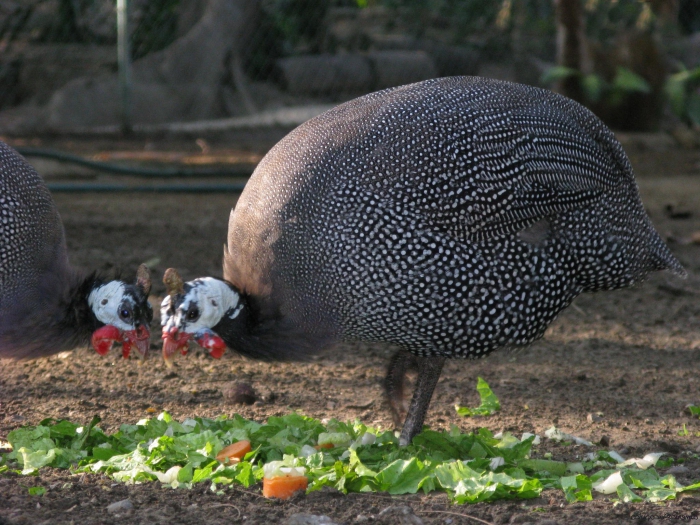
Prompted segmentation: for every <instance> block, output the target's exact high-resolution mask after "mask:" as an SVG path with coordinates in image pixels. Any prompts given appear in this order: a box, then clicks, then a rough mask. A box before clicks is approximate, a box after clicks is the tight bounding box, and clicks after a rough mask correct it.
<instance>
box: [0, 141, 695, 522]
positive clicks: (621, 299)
mask: <svg viewBox="0 0 700 525" xmlns="http://www.w3.org/2000/svg"><path fill="white" fill-rule="evenodd" d="M275 138H276V137H275ZM10 142H12V141H10ZM58 145H59V146H62V147H67V148H68V149H73V150H75V151H79V152H88V151H95V150H96V149H100V148H102V147H110V148H112V149H119V148H124V149H129V148H131V149H134V148H136V149H143V148H144V146H145V144H144V143H143V142H138V141H132V142H128V143H121V144H117V145H115V144H109V145H105V144H96V143H90V144H86V143H80V142H72V143H69V144H67V143H65V142H64V143H61V144H58ZM210 146H211V147H212V149H213V150H214V151H224V150H225V149H226V148H228V147H229V146H228V145H227V143H226V142H225V141H220V142H217V141H216V140H212V141H211V142H210ZM268 146H269V144H267V143H265V141H264V140H257V141H256V140H253V141H251V142H249V143H246V144H244V149H246V148H247V149H248V150H249V151H258V152H264V148H266V147H268ZM148 147H149V148H155V149H163V150H170V151H173V150H188V149H191V150H193V151H194V150H196V149H197V147H196V146H195V145H194V141H191V142H178V143H173V142H169V141H165V140H163V141H160V142H156V143H150V145H148ZM628 150H629V153H630V156H631V159H632V163H633V165H634V166H635V169H636V172H637V175H638V180H639V185H640V189H641V192H642V197H643V200H644V202H645V205H646V207H647V209H648V211H649V213H650V215H651V217H652V220H653V221H654V223H655V224H656V226H657V228H658V230H659V231H660V232H661V233H662V235H663V236H664V237H665V238H666V239H667V240H668V241H669V244H670V245H671V247H672V249H673V250H674V252H675V253H676V254H677V255H678V257H679V258H680V260H681V262H682V263H683V264H684V265H685V267H686V268H687V269H688V271H689V273H690V278H689V279H688V280H686V281H682V280H679V279H676V278H673V277H670V276H667V275H664V274H657V275H654V276H653V277H652V278H650V279H649V281H648V282H646V283H645V284H643V285H640V286H638V287H635V288H632V289H627V290H622V291H618V292H609V293H600V294H595V295H584V296H581V297H580V298H578V299H577V300H576V301H575V303H574V305H573V306H572V307H570V308H568V309H567V310H566V311H565V312H564V313H563V314H562V315H561V316H560V318H559V319H558V320H557V321H556V322H555V323H554V324H553V325H552V326H551V327H550V329H549V330H548V332H547V334H546V336H545V338H544V339H543V340H541V341H539V342H537V343H535V344H533V345H532V346H531V347H529V348H527V349H524V350H521V351H519V352H517V353H514V352H496V353H494V354H492V355H491V356H489V357H488V358H486V359H483V360H479V361H462V360H455V361H452V362H449V363H448V364H447V365H446V367H445V370H444V372H443V374H442V379H441V381H440V383H439V384H438V387H437V389H436V392H435V396H434V398H433V401H432V405H431V410H430V412H429V414H428V418H427V424H429V425H430V426H431V427H432V428H437V429H447V428H449V427H450V426H451V425H457V426H458V427H460V428H461V429H463V430H465V431H470V430H473V429H475V428H477V427H478V426H485V427H487V428H489V429H491V430H492V431H494V432H498V431H510V432H513V433H514V434H516V435H519V434H520V433H522V432H536V433H538V434H543V432H544V431H545V430H546V429H547V428H549V427H551V426H552V425H556V426H557V427H559V428H561V429H562V430H564V431H566V432H569V433H572V434H575V435H578V436H581V437H584V438H586V439H588V440H590V441H592V442H594V443H599V442H601V440H602V441H603V443H605V442H606V440H607V442H609V446H608V447H607V448H609V449H614V450H617V451H618V452H622V453H623V455H625V456H626V457H635V456H636V457H639V456H641V455H644V454H645V453H648V452H652V451H663V452H667V453H668V455H669V456H671V457H673V458H676V459H683V460H685V462H684V463H683V466H684V467H685V468H686V469H687V470H685V471H683V472H680V473H677V474H676V477H677V478H678V480H679V481H680V482H681V483H689V482H691V481H697V480H700V459H699V455H698V453H700V437H698V436H699V435H700V420H698V419H697V418H694V417H692V416H691V415H690V414H689V413H687V412H686V411H685V410H684V408H685V407H686V405H688V404H695V405H700V378H699V374H698V372H699V371H700V360H699V359H698V357H700V315H699V314H700V301H699V298H700V279H698V277H697V276H698V273H699V272H700V245H698V244H695V243H692V242H690V238H691V236H692V234H693V233H694V232H698V231H700V153H699V152H697V151H686V150H676V149H667V148H664V149H663V150H662V151H653V150H649V149H647V148H642V147H640V146H638V145H635V144H632V145H631V146H630V147H629V148H628ZM236 198H237V196H236V195H235V194H200V195H191V194H185V195H182V194H180V195H177V194H175V195H174V194H157V195H156V194H97V193H88V194H57V195H55V199H56V203H57V205H58V208H59V210H60V212H61V215H62V217H63V221H64V224H65V228H66V234H67V238H68V245H69V251H70V256H71V260H72V262H73V263H74V264H75V265H78V266H83V267H87V268H112V267H118V268H122V269H124V272H125V273H126V274H132V275H133V273H134V271H135V269H136V267H137V265H138V264H139V263H141V262H144V261H149V262H150V264H151V266H152V269H153V275H154V281H155V285H154V288H153V292H152V293H153V296H152V300H153V304H154V305H157V304H159V303H160V300H161V298H162V295H163V293H164V287H163V285H162V283H161V282H160V279H161V277H162V274H163V271H164V270H165V269H166V268H168V267H171V266H173V267H176V268H178V269H179V270H180V272H181V273H182V275H183V277H185V278H193V277H197V276H201V275H213V276H220V275H221V251H222V245H223V243H224V241H225V238H226V228H227V221H228V214H229V211H230V209H231V207H232V206H234V205H235V202H236ZM669 206H670V208H669ZM156 311H157V308H156ZM156 317H157V316H156ZM152 328H153V334H154V338H153V339H154V342H153V344H152V357H151V359H149V360H148V361H147V362H146V363H145V364H143V365H140V363H139V362H138V361H137V360H135V359H129V360H123V359H121V358H119V352H118V351H116V350H115V351H114V352H113V354H112V355H110V356H108V357H107V358H102V357H100V356H98V355H97V354H96V353H95V352H94V351H93V350H90V349H79V350H76V351H73V352H70V353H64V354H60V355H58V356H53V357H49V358H44V359H37V360H34V361H24V362H15V361H9V360H2V361H0V439H2V438H4V437H6V436H7V433H8V432H9V431H11V430H12V429H14V428H17V427H19V426H22V425H28V424H36V423H38V422H39V421H41V420H42V419H44V418H48V417H53V418H68V419H70V420H72V421H78V422H88V421H89V420H90V419H91V418H92V416H93V415H95V414H98V415H99V416H100V417H101V418H102V423H101V426H102V428H103V429H105V430H106V431H114V430H116V429H117V428H118V426H119V425H120V424H121V423H125V422H128V423H133V422H135V421H137V420H138V419H141V418H143V417H149V416H152V415H153V414H154V413H157V412H160V411H161V410H168V411H169V412H170V413H171V414H173V416H175V417H176V418H180V419H182V418H185V417H188V416H190V417H191V416H205V417H215V416H218V415H220V414H232V413H236V412H237V413H240V414H241V415H243V416H244V417H248V418H252V419H255V420H257V421H261V422H262V421H264V420H265V419H266V418H267V417H268V416H271V415H281V414H286V413H289V412H290V411H292V410H296V411H298V412H301V413H304V414H307V415H310V416H313V417H317V418H331V417H335V418H339V419H343V420H353V419H356V418H357V419H360V420H362V421H364V422H366V423H369V424H372V425H381V426H382V427H385V428H386V427H391V426H392V423H391V418H390V415H389V410H388V405H387V403H386V402H385V400H384V399H383V397H382V387H381V383H382V379H383V377H384V372H385V367H386V364H387V359H388V356H389V355H390V352H389V350H388V349H384V348H366V347H361V346H352V347H351V346H347V347H343V348H339V349H337V350H336V351H333V352H331V353H329V354H328V355H326V356H323V357H320V358H318V359H316V360H313V361H311V362H310V363H303V364H265V363H258V362H253V361H247V360H244V359H242V358H240V357H237V356H235V355H234V354H233V353H232V352H228V353H227V354H226V355H225V356H224V358H223V359H222V360H219V361H214V360H212V359H211V358H210V357H209V356H208V355H205V354H204V353H198V352H191V353H190V354H189V355H188V356H186V357H184V358H180V359H178V360H176V364H175V368H174V369H173V370H168V369H167V368H166V367H165V365H164V364H163V362H162V360H161V359H160V357H159V351H160V341H159V340H158V337H157V336H158V334H159V332H160V330H159V324H158V320H157V319H155V320H154V324H153V327H152ZM478 376H481V377H483V378H484V379H486V381H487V382H489V384H490V385H491V387H492V388H493V390H494V391H495V393H496V395H498V397H499V398H500V400H501V404H502V410H501V412H500V413H498V414H497V415H494V416H491V417H488V418H481V419H464V418H460V417H459V416H457V415H456V414H455V411H454V408H453V405H454V404H455V403H461V404H468V405H470V406H475V405H476V404H478V396H477V393H476V391H475V385H476V378H477V377H478ZM239 383H246V384H249V385H251V386H252V387H253V388H254V390H255V391H256V393H257V399H258V401H257V402H256V403H255V404H253V405H251V406H247V405H235V404H232V402H231V401H230V399H229V396H228V393H229V392H230V390H231V388H232V387H233V386H234V385H236V384H239ZM589 415H591V416H590V417H589ZM593 416H595V417H593ZM683 428H685V429H686V430H687V432H682V429H683ZM679 432H680V433H679ZM548 450H549V451H551V452H552V453H553V455H554V457H555V458H556V459H573V458H575V457H580V456H581V455H583V454H584V453H585V452H587V449H585V447H573V446H560V445H553V444H550V443H543V445H541V446H540V447H539V448H538V451H539V452H540V453H543V452H545V451H548ZM681 470H682V469H681ZM662 472H663V470H662ZM36 485H41V486H44V487H46V489H47V492H46V494H45V495H44V496H41V497H39V496H30V495H29V494H28V491H27V487H31V486H36ZM127 498H128V499H129V500H130V501H131V502H132V503H133V506H134V508H133V510H131V511H129V512H127V513H124V514H110V513H108V512H107V506H108V505H109V504H110V503H113V502H116V501H120V500H123V499H127ZM298 514H312V515H325V516H328V517H329V518H330V520H332V522H335V523H338V524H341V523H342V524H354V523H421V522H422V523H426V524H432V523H435V524H438V523H440V524H462V523H464V524H466V523H470V524H471V523H498V524H503V523H520V524H524V523H532V524H541V525H545V524H549V525H552V524H561V525H564V524H581V525H583V524H586V525H588V524H600V525H607V524H618V523H640V524H641V523H687V522H688V521H690V520H694V519H700V494H697V493H696V494H686V495H683V496H682V497H680V498H679V499H678V500H676V501H672V502H666V503H662V504H650V503H645V504H619V505H615V504H613V502H611V499H610V498H609V497H606V496H602V495H596V496H595V498H594V501H592V502H587V503H575V504H567V503H566V502H565V500H564V498H563V495H562V494H561V493H559V492H556V491H546V492H544V493H543V494H542V496H541V497H539V498H537V499H536V500H527V501H502V502H497V503H490V504H477V505H471V506H454V505H451V504H450V503H449V502H448V500H447V498H446V496H445V495H444V494H439V493H433V494H428V495H422V494H419V495H415V496H402V497H391V496H389V495H385V494H349V495H343V494H340V493H337V492H334V491H330V490H328V491H321V492H318V493H312V494H309V495H308V496H304V495H300V496H297V497H295V498H293V499H292V500H289V501H286V502H278V501H270V500H266V499H264V498H263V497H262V496H261V493H260V487H252V488H251V489H249V490H245V489H242V488H233V489H231V490H227V491H226V492H225V494H224V495H222V496H218V495H216V494H214V493H213V492H211V491H210V490H209V487H208V486H207V485H206V484H202V485H201V486H197V487H196V488H194V489H192V490H173V489H170V488H162V487H161V486H160V484H158V483H149V484H141V485H124V484H120V483H114V482H113V481H112V480H110V479H109V478H107V477H104V476H99V475H71V474H70V473H69V472H67V471H58V470H53V469H49V468H46V469H42V471H41V472H40V474H39V475H38V476H37V477H33V478H26V477H19V476H16V475H14V474H4V475H1V476H0V524H2V523H12V524H32V525H34V524H40V523H45V524H69V523H80V524H97V523H100V524H102V523H105V524H111V523H129V524H132V523H169V524H171V525H174V524H180V523H198V522H200V523H208V524H218V523H222V524H223V523H226V524H230V523H248V524H270V523H285V522H286V521H288V520H289V519H290V517H292V516H294V515H298ZM412 514H415V517H413V516H412ZM294 519H297V520H299V519H300V517H298V516H297V517H296V518H294ZM416 520H422V521H416ZM479 520H481V521H479ZM292 522H294V521H292ZM297 523H314V522H313V521H309V520H308V519H307V521H297ZM316 523H323V521H316Z"/></svg>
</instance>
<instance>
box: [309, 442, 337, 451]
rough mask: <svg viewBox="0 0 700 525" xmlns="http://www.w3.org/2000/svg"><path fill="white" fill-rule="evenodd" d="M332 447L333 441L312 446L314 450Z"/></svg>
mask: <svg viewBox="0 0 700 525" xmlns="http://www.w3.org/2000/svg"><path fill="white" fill-rule="evenodd" d="M333 447H334V445H333V443H324V444H323V445H316V446H314V448H315V449H316V450H321V449H322V448H333Z"/></svg>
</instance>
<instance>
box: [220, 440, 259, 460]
mask: <svg viewBox="0 0 700 525" xmlns="http://www.w3.org/2000/svg"><path fill="white" fill-rule="evenodd" d="M250 451H251V448H250V441H248V440H247V439H242V440H241V441H237V442H236V443H231V444H230V445H229V446H228V447H225V448H223V449H221V452H219V453H218V454H217V455H216V459H217V460H219V461H221V462H222V463H226V462H227V461H229V462H230V463H238V462H239V461H240V460H242V459H243V456H245V455H246V454H247V453H248V452H250Z"/></svg>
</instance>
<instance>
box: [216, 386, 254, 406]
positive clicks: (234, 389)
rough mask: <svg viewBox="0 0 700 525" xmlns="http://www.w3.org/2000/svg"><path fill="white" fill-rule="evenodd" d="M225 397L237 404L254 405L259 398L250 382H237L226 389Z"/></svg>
mask: <svg viewBox="0 0 700 525" xmlns="http://www.w3.org/2000/svg"><path fill="white" fill-rule="evenodd" d="M223 394H224V397H225V398H226V399H228V400H229V401H231V402H232V403H235V404H237V405H252V404H253V403H255V402H256V401H257V399H258V396H257V394H256V393H255V390H254V389H253V387H252V386H250V385H249V384H248V383H236V384H234V385H231V386H230V387H228V388H226V389H224V392H223Z"/></svg>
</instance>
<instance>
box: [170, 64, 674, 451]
mask: <svg viewBox="0 0 700 525" xmlns="http://www.w3.org/2000/svg"><path fill="white" fill-rule="evenodd" d="M663 269H668V270H671V271H672V272H674V273H677V274H681V275H682V274H683V273H684V270H683V268H682V267H681V265H680V264H679V262H678V261H677V260H676V259H675V258H674V256H673V255H672V254H671V252H670V251H669V250H668V248H667V247H666V245H665V244H664V242H663V241H662V240H661V238H660V237H659V235H658V234H657V233H656V231H655V230H654V228H653V226H652V224H651V222H650V220H649V218H648V216H647V215H646V213H645V211H644V208H643V207H642V202H641V200H640V197H639V192H638V189H637V185H636V183H635V180H634V176H633V172H632V167H631V165H630V163H629V160H628V159H627V157H626V155H625V153H624V151H623V149H622V147H621V146H620V144H619V143H618V142H617V140H616V139H615V138H614V136H613V134H612V133H611V132H610V130H608V128H607V127H606V126H605V125H604V124H603V123H602V122H601V121H600V120H599V119H598V118H596V117H595V116H594V115H593V114H592V113H591V112H590V111H588V110H587V109H585V108H584V107H583V106H581V105H579V104H577V103H575V102H573V101H571V100H569V99H567V98H565V97H562V96H560V95H557V94H554V93H552V92H550V91H547V90H543V89H538V88H533V87H528V86H524V85H518V84H512V83H508V82H500V81H495V80H488V79H483V78H470V77H455V78H444V79H437V80H430V81H426V82H421V83H417V84H412V85H408V86H403V87H399V88H395V89H389V90H385V91H381V92H378V93H373V94H370V95H367V96H364V97H361V98H358V99H356V100H352V101H350V102H347V103H345V104H342V105H340V106H338V107H336V108H335V109H332V110H330V111H327V112H326V113H324V114H322V115H320V116H318V117H316V118H314V119H311V120H309V121H308V122H306V123H305V124H303V125H301V126H299V127H298V128H297V129H295V130H294V131H292V132H291V133H290V134H289V135H287V136H286V137H285V138H284V139H282V140H281V141H280V142H279V143H278V144H277V145H276V146H275V147H274V148H273V149H272V150H271V151H270V152H269V153H268V154H267V155H266V156H265V158H264V159H263V160H262V161H261V162H260V165H259V166H258V167H257V169H256V171H255V173H254V174H253V176H252V178H251V179H250V181H249V182H248V184H247V186H246V188H245V190H244V191H243V194H242V195H241V197H240V199H239V200H238V203H237V205H236V207H235V209H234V210H233V211H232V213H231V217H230V220H229V231H228V246H227V247H226V248H225V249H224V278H225V280H226V282H224V281H221V280H217V279H213V278H203V279H196V280H194V281H191V282H188V283H184V284H183V283H182V281H181V280H179V277H178V275H177V274H176V272H175V271H174V270H169V271H168V272H167V275H166V284H167V285H168V289H169V296H168V297H166V298H165V300H164V301H163V305H162V323H163V334H164V346H163V352H164V356H165V357H166V359H168V358H170V357H171V356H172V354H173V353H174V352H175V351H176V350H178V349H181V350H185V349H186V345H187V340H188V339H189V338H190V337H191V336H194V338H195V340H196V341H197V342H199V343H200V344H201V345H202V346H204V347H207V348H210V349H211V351H212V354H214V355H221V353H222V352H223V349H224V348H225V346H229V347H230V348H232V349H234V350H236V351H237V352H239V353H241V354H243V355H246V356H251V357H258V358H267V359H289V358H294V357H299V356H303V355H305V354H306V353H307V352H309V351H310V350H311V349H316V348H321V347H324V346H327V345H329V344H330V343H334V342H336V341H340V340H343V341H357V340H359V341H366V342H378V343H390V344H393V345H397V346H398V347H399V348H400V349H401V350H400V351H399V352H398V353H397V354H396V355H395V356H394V358H393V359H392V361H391V365H390V367H389V373H388V375H387V380H386V386H387V390H388V393H389V395H390V400H391V403H392V407H393V409H394V410H395V411H400V410H401V400H400V395H401V390H402V385H403V377H404V373H405V370H406V368H407V367H408V366H409V365H410V363H411V361H412V360H414V359H415V360H417V361H419V366H418V379H417V383H416V388H415V391H414V394H413V399H412V401H411V404H410V407H409V410H408V416H407V418H406V421H405V423H404V427H403V431H402V434H401V443H403V444H405V443H408V442H410V440H411V439H412V438H413V436H414V435H415V434H416V433H417V432H419V431H420V429H421V427H422V424H423V420H424V417H425V413H426V410H427V407H428V405H429V403H430V398H431V396H432V393H433V389H434V387H435V384H436V382H437V380H438V378H439V375H440V372H441V369H442V365H443V363H444V360H445V358H447V357H481V356H483V355H485V354H487V353H489V352H491V351H492V350H494V349H496V348H499V347H505V346H522V345H527V344H528V343H531V342H532V341H534V340H535V339H537V338H539V337H541V336H542V335H543V333H544V331H545V328H546V327H547V326H548V325H549V324H550V323H551V322H552V321H553V320H554V318H555V317H556V316H557V314H558V313H559V312H561V310H562V309H564V308H565V307H566V306H567V305H569V304H570V303H571V301H572V300H573V299H574V298H575V297H576V296H577V295H579V294H580V293H582V292H594V291H597V290H611V289H614V288H620V287H623V286H629V285H632V284H634V283H637V282H639V281H641V280H643V279H644V278H645V277H646V276H647V275H648V274H649V273H650V272H652V271H655V270H663ZM412 356H417V357H415V358H414V357H412Z"/></svg>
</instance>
